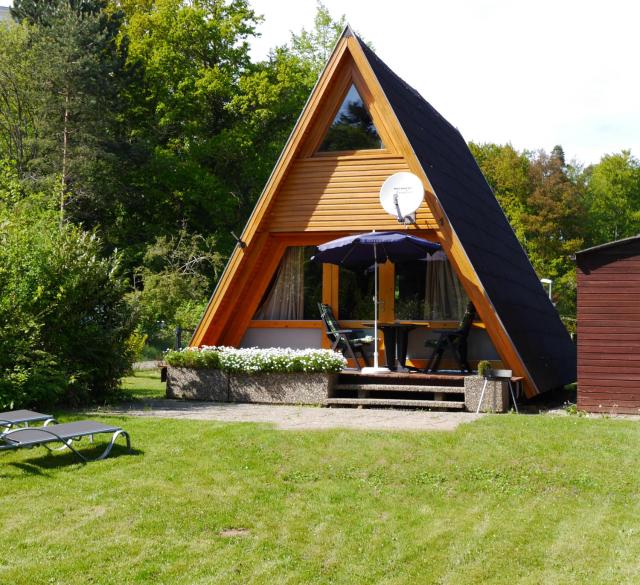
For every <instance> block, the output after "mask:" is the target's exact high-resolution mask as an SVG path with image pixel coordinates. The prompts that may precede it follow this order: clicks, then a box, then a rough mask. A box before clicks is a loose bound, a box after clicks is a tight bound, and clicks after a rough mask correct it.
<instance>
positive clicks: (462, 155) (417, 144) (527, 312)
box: [356, 37, 576, 392]
mask: <svg viewBox="0 0 640 585" xmlns="http://www.w3.org/2000/svg"><path fill="white" fill-rule="evenodd" d="M356 38H357V37H356ZM358 41H359V42H360V45H361V46H362V49H363V51H364V53H365V55H366V57H367V59H368V60H369V63H370V65H371V67H372V69H373V71H374V73H375V75H376V77H377V78H378V81H379V82H380V85H381V86H382V90H383V91H384V93H385V95H386V97H387V99H388V100H389V103H390V104H391V107H392V108H393V110H394V112H395V114H396V116H397V117H398V120H399V122H400V125H401V126H402V129H403V130H404V132H405V134H406V136H407V138H408V139H409V142H410V143H411V146H412V147H413V150H414V152H415V154H416V156H417V158H418V160H419V161H420V163H421V165H422V168H423V169H424V171H425V173H426V175H427V177H428V178H429V181H430V182H431V185H432V186H433V189H434V191H435V195H436V197H437V198H438V200H439V201H440V204H441V205H442V208H443V210H444V212H445V213H446V215H447V218H448V219H449V222H450V225H451V227H452V228H453V230H454V232H455V233H456V235H457V236H458V238H459V239H460V242H461V243H462V246H463V248H464V250H465V252H466V254H467V256H468V258H469V260H470V261H471V264H472V265H473V267H474V269H475V271H476V274H477V275H478V278H479V279H480V282H481V283H482V285H483V287H484V289H485V291H486V293H487V295H488V297H489V299H490V300H491V303H492V304H493V307H494V309H495V312H496V314H497V315H498V317H499V318H500V320H501V321H502V323H503V325H504V328H505V330H506V332H507V334H508V335H509V337H510V338H511V341H512V343H513V344H514V346H515V348H516V350H517V351H518V353H519V354H520V357H521V359H522V360H523V362H524V364H525V366H526V367H527V370H528V371H529V375H530V377H531V380H532V382H533V383H534V384H535V385H536V386H537V388H538V390H539V391H540V392H544V391H546V390H551V389H554V388H557V387H560V386H563V385H565V384H568V383H570V382H573V381H575V379H576V348H575V345H574V344H573V342H572V341H571V338H570V337H569V334H568V333H567V331H566V329H565V327H564V325H563V324H562V322H561V320H560V317H559V316H558V313H557V311H556V309H555V307H554V306H553V305H552V304H551V302H550V301H549V299H548V297H547V295H546V294H545V291H544V289H543V287H542V285H541V284H540V281H539V280H538V276H537V275H536V273H535V271H534V270H533V267H532V266H531V263H530V262H529V259H528V258H527V255H526V254H525V252H524V250H523V249H522V246H521V245H520V243H519V242H518V239H517V237H516V235H515V234H514V232H513V229H512V228H511V225H510V224H509V222H508V220H507V218H506V217H505V215H504V213H503V211H502V208H501V207H500V205H499V204H498V201H497V200H496V198H495V195H494V194H493V192H492V191H491V188H490V187H489V185H488V184H487V181H486V180H485V178H484V176H483V175H482V172H481V171H480V168H479V167H478V165H477V163H476V161H475V159H474V158H473V155H472V154H471V151H470V150H469V147H468V146H467V143H466V142H465V140H464V138H463V137H462V135H461V134H460V132H458V130H457V129H456V128H454V127H453V126H452V125H451V124H450V123H449V122H447V120H445V119H444V118H443V117H442V116H441V115H440V114H439V113H438V112H437V111H436V110H435V109H434V108H433V107H432V106H431V105H430V104H429V103H427V102H426V101H425V100H424V98H422V96H421V95H420V94H419V93H418V92H417V91H416V90H414V89H413V88H411V87H410V86H409V85H407V84H406V83H405V82H404V81H403V80H402V79H400V78H399V77H398V76H397V75H396V74H395V73H393V71H391V69H389V68H388V67H387V66H386V65H385V64H384V63H383V62H382V61H381V60H380V59H379V58H378V57H377V55H376V54H375V53H374V52H373V51H372V50H371V49H370V48H369V47H367V46H366V44H365V43H364V42H363V41H362V40H360V39H358Z"/></svg>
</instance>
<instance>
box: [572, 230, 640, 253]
mask: <svg viewBox="0 0 640 585" xmlns="http://www.w3.org/2000/svg"><path fill="white" fill-rule="evenodd" d="M637 242H640V234H639V235H637V236H631V237H629V238H622V239H621V240H615V241H613V242H607V243H606V244H599V245H597V246H591V248H585V249H584V250H580V251H579V252H576V256H582V255H583V254H584V255H588V254H591V253H594V252H600V251H602V250H607V249H608V248H618V247H624V246H626V245H628V244H634V243H637Z"/></svg>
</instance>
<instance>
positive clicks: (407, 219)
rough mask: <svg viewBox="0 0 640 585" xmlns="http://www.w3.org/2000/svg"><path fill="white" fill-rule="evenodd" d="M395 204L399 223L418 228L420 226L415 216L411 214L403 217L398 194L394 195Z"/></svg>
mask: <svg viewBox="0 0 640 585" xmlns="http://www.w3.org/2000/svg"><path fill="white" fill-rule="evenodd" d="M393 204H394V205H395V207H396V213H397V214H398V223H402V224H405V225H406V224H407V223H410V224H413V225H415V226H416V227H417V226H418V224H417V223H416V219H415V216H414V215H413V214H409V215H405V216H403V215H402V212H401V211H400V205H398V194H397V193H394V194H393Z"/></svg>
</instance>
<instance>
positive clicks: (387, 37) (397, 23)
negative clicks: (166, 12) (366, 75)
mask: <svg viewBox="0 0 640 585" xmlns="http://www.w3.org/2000/svg"><path fill="white" fill-rule="evenodd" d="M250 3H251V5H252V6H253V8H254V9H255V10H256V12H257V13H258V14H261V15H263V16H264V18H265V21H264V22H263V23H262V24H261V25H260V27H259V30H260V32H261V34H262V36H261V37H260V38H258V39H256V40H255V41H254V42H253V44H252V55H253V57H254V58H255V59H261V58H263V57H265V56H266V55H267V53H268V51H269V49H270V48H272V47H274V46H277V45H282V44H284V43H286V42H287V41H288V40H289V38H290V35H291V31H293V32H299V31H300V30H301V28H302V27H305V28H307V29H309V28H311V27H312V26H313V17H314V15H315V11H316V1H315V0H250ZM8 4H9V0H0V6H2V5H5V6H6V5H8ZM324 4H325V5H326V6H327V7H328V9H329V10H330V12H331V14H332V15H333V16H334V17H335V18H338V17H340V16H341V15H342V14H345V15H346V17H347V21H348V22H349V24H350V25H351V26H352V28H353V29H354V30H356V31H357V32H358V33H359V34H360V35H361V36H362V37H363V38H364V39H365V40H367V41H368V42H370V43H372V44H373V47H374V49H375V51H376V53H377V54H378V56H379V57H380V58H381V59H382V60H383V61H385V62H386V63H387V65H389V66H390V67H391V69H393V70H394V71H395V72H396V73H397V74H398V75H400V77H402V78H403V79H404V80H405V81H406V82H407V83H409V84H410V85H411V86H413V87H414V88H415V89H417V90H418V91H419V92H420V93H421V94H422V96H423V97H424V98H425V99H426V100H427V101H429V102H430V103H431V105H433V106H434V107H435V108H436V109H437V110H438V111H439V112H440V113H441V114H442V115H443V116H444V117H445V118H447V119H448V120H449V122H451V123H452V124H453V125H454V126H456V127H457V128H458V129H459V130H460V132H461V133H462V135H463V136H464V137H465V138H466V139H467V140H473V141H475V142H496V143H500V144H503V143H507V142H510V143H511V144H512V145H513V146H514V147H515V148H517V149H519V150H522V149H529V150H537V149H540V148H543V149H545V150H547V151H550V150H551V149H552V148H553V147H554V146H555V145H556V144H560V145H562V147H563V148H564V150H565V154H566V158H567V159H568V160H571V159H575V160H576V161H578V162H581V163H583V164H589V163H595V162H598V160H599V159H600V157H601V156H602V155H604V154H607V153H613V152H620V151H621V150H622V149H631V151H632V152H633V153H634V155H635V156H640V75H638V58H639V57H640V35H639V34H638V33H637V23H638V22H640V2H637V1H636V0H608V1H606V2H603V1H602V0H598V1H594V0H582V1H578V0H537V1H536V2H531V1H530V0H529V1H526V2H525V1H523V0H446V1H442V0H438V1H435V0H423V1H421V0H393V1H392V2H390V1H389V0H385V1H382V0H324Z"/></svg>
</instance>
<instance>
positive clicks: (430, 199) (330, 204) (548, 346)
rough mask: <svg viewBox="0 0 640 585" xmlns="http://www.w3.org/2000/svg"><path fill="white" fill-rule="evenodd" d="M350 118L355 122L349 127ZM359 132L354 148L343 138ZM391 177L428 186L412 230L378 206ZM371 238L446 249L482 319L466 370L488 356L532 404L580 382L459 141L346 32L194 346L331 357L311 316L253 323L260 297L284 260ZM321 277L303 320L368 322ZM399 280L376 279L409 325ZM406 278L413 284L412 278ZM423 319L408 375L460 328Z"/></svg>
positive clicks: (562, 334) (385, 300) (335, 275)
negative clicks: (325, 316)
mask: <svg viewBox="0 0 640 585" xmlns="http://www.w3.org/2000/svg"><path fill="white" fill-rule="evenodd" d="M352 114H353V116H352V117H355V118H358V119H357V120H355V121H354V120H353V119H351V120H347V122H346V124H345V123H344V122H345V119H347V118H349V116H350V115H352ZM363 120H364V122H363ZM354 128H355V130H354ZM363 128H364V131H363ZM358 132H359V138H356V141H355V142H350V138H349V136H348V134H350V133H355V134H358ZM354 144H355V147H354V146H353V145H354ZM347 148H348V149H347ZM399 171H409V172H412V173H414V174H415V175H417V176H418V177H419V178H420V179H421V181H422V183H423V185H424V189H425V198H424V202H423V204H422V205H421V207H420V208H419V209H418V211H417V213H416V221H415V224H414V225H410V226H407V227H406V228H405V227H399V226H398V222H397V220H396V219H395V218H394V217H392V216H390V215H388V214H387V213H386V212H385V211H384V210H383V209H382V207H381V206H380V203H379V190H380V187H381V185H382V183H383V182H384V180H385V179H386V178H387V177H388V176H390V175H392V174H394V173H396V172H399ZM372 229H375V230H398V229H408V230H409V231H410V233H412V234H413V235H416V236H419V237H424V238H427V239H430V240H433V241H437V242H439V243H440V244H441V245H442V247H443V250H444V252H445V254H446V259H447V260H448V262H449V265H450V268H451V270H452V272H453V273H454V275H455V276H457V282H458V283H459V285H461V287H462V289H463V293H466V295H467V296H468V298H469V299H470V300H471V301H472V302H473V303H474V305H475V307H476V310H477V313H478V315H479V321H478V322H477V323H476V324H475V327H474V331H475V335H476V340H475V341H474V343H475V349H473V350H472V354H473V353H474V351H475V354H474V355H471V358H472V360H475V361H476V362H477V360H478V359H485V358H488V359H492V360H494V361H495V362H499V363H501V365H502V366H503V367H506V368H509V369H511V370H513V372H514V375H517V376H522V377H523V378H524V389H525V392H526V394H527V396H533V395H535V394H538V393H540V392H544V391H547V390H551V389H554V388H558V387H560V386H562V385H564V384H567V383H569V382H572V381H574V380H575V363H576V352H575V347H574V345H573V343H572V341H571V339H570V338H569V336H568V334H567V332H566V330H565V328H564V326H563V325H562V323H561V321H560V319H559V316H558V314H557V312H556V310H555V308H554V307H553V305H552V303H551V302H550V300H549V299H548V297H547V296H546V294H545V291H544V289H543V287H542V285H541V284H540V282H539V280H538V277H537V276H536V273H535V272H534V270H533V268H532V266H531V264H530V262H529V260H528V258H527V256H526V254H525V252H524V251H523V249H522V247H521V246H520V244H519V242H518V240H517V238H516V236H515V235H514V232H513V230H512V228H511V226H510V225H509V223H508V221H507V219H506V217H505V215H504V213H503V211H502V209H501V208H500V206H499V204H498V202H497V201H496V198H495V196H494V195H493V193H492V191H491V189H490V187H489V186H488V184H487V182H486V180H485V179H484V177H483V176H482V173H481V172H480V169H479V168H478V166H477V164H476V162H475V160H474V158H473V156H472V155H471V152H470V151H469V149H468V147H467V144H466V142H465V141H464V139H463V138H462V136H461V135H460V133H459V132H458V131H457V130H456V129H455V128H454V127H453V126H452V125H451V124H449V123H448V122H447V121H446V120H445V119H444V118H443V117H442V116H441V115H440V114H438V112H436V111H435V110H434V109H433V108H432V107H431V106H430V105H429V104H428V103H427V102H426V101H425V100H424V99H423V98H422V97H421V96H420V95H419V94H418V93H417V92H416V91H415V90H414V89H412V88H411V87H410V86H408V85H407V84H406V83H405V82H404V81H402V80H401V79H400V78H399V77H398V76H397V75H395V74H394V73H393V72H392V71H391V70H390V69H389V68H388V67H387V66H386V65H385V64H384V63H383V62H382V61H381V60H380V59H379V58H378V57H377V56H376V55H375V54H374V53H373V51H372V50H371V49H370V48H368V47H367V46H366V45H365V44H364V43H363V42H362V41H361V40H360V39H359V38H358V37H357V36H356V35H354V34H353V32H352V31H351V29H350V28H349V27H347V28H346V29H345V31H344V32H343V34H342V36H341V38H340V40H339V41H338V43H337V44H336V47H335V49H334V51H333V53H332V55H331V57H330V59H329V61H328V63H327V65H326V67H325V69H324V71H323V73H322V74H321V76H320V78H319V80H318V82H317V84H316V86H315V88H314V89H313V91H312V93H311V95H310V97H309V100H308V102H307V104H306V106H305V108H304V110H303V111H302V113H301V115H300V118H299V119H298V122H297V124H296V126H295V128H294V129H293V131H292V133H291V136H290V137H289V140H288V142H287V144H286V146H285V148H284V150H283V152H282V154H281V156H280V158H279V160H278V162H277V164H276V166H275V168H274V170H273V172H272V174H271V176H270V178H269V180H268V182H267V184H266V186H265V188H264V191H263V193H262V195H261V197H260V199H259V200H258V202H257V205H256V207H255V209H254V211H253V213H252V215H251V217H250V218H249V221H248V223H247V225H246V227H245V229H244V231H243V233H242V236H241V238H240V239H241V244H239V245H238V246H236V249H235V251H234V253H233V255H232V256H231V258H230V260H229V262H228V264H227V267H226V269H225V271H224V274H223V275H222V278H221V279H220V281H219V283H218V286H217V288H216V290H215V292H214V294H213V296H212V297H211V301H210V303H209V305H208V307H207V309H206V312H205V314H204V316H203V318H202V320H201V322H200V324H199V326H198V328H197V330H196V332H195V334H194V336H193V338H192V341H191V345H192V346H201V345H233V346H238V345H244V346H254V345H273V346H290V347H295V346H298V347H310V346H314V345H315V346H318V347H319V346H321V345H323V346H326V339H325V337H324V334H323V329H322V323H321V321H320V320H319V316H317V315H311V314H306V315H304V316H302V314H301V313H300V312H298V314H297V316H296V315H295V314H294V317H293V318H291V317H290V316H287V317H285V318H282V317H281V318H273V313H271V317H270V318H269V314H268V312H264V311H263V313H262V317H259V316H258V312H259V311H261V305H264V303H265V298H266V296H268V295H271V297H272V298H271V301H273V298H275V297H277V294H275V293H274V292H273V289H274V286H276V285H275V284H274V281H275V280H277V279H276V275H279V276H278V278H279V279H280V280H281V281H282V278H283V270H284V269H283V263H284V260H283V258H284V256H285V252H286V251H287V250H290V249H292V248H298V249H302V248H301V247H303V246H306V247H308V246H315V245H318V244H321V243H323V242H326V241H329V240H332V239H334V238H337V237H340V236H343V235H348V234H353V233H358V232H366V231H371V230H372ZM319 270H320V271H321V273H320V274H321V276H320V277H318V278H317V280H316V281H315V285H314V284H313V283H311V285H310V286H311V287H312V288H313V290H306V292H305V293H304V294H309V295H311V296H312V297H313V299H312V300H313V303H309V305H310V307H311V309H310V310H311V311H313V305H315V301H318V300H322V301H323V302H325V303H327V304H329V305H331V306H332V307H333V309H334V312H335V313H336V315H337V316H338V318H339V319H340V320H341V322H343V321H344V322H345V325H346V326H351V327H353V326H355V327H357V326H361V325H362V321H363V319H362V318H360V319H359V317H363V316H361V315H358V314H357V310H356V309H354V308H353V307H351V308H350V309H349V311H347V310H346V309H343V307H342V306H341V304H343V303H346V302H348V301H350V300H352V298H353V297H354V294H355V293H353V294H352V293H350V292H346V293H343V291H342V289H341V287H342V286H343V284H344V286H346V277H342V276H341V272H340V269H338V267H336V266H332V265H324V266H322V267H321V268H319ZM398 270H399V268H398V267H394V266H393V265H391V264H385V265H383V266H382V267H381V270H380V298H381V301H382V304H381V318H382V320H388V321H393V320H394V319H402V318H407V317H406V316H405V317H403V316H402V315H399V314H398V311H397V309H398V307H399V305H400V303H402V302H403V296H402V290H399V289H398V287H399V286H400V289H402V286H405V285H403V284H402V282H403V281H402V278H403V277H402V275H399V273H398ZM420 270H424V268H423V267H422V266H418V267H416V269H415V271H414V272H419V271H420ZM404 274H405V275H408V276H407V279H409V280H410V279H411V278H413V272H412V270H409V271H408V272H407V271H406V270H405V273H404ZM351 276H353V275H351ZM341 278H342V279H343V281H344V282H343V283H341ZM358 278H360V277H359V276H358V275H355V276H353V279H355V280H358ZM353 279H352V280H353ZM399 283H400V284H399ZM350 286H352V287H353V286H354V285H353V283H351V285H350ZM307 288H308V287H307ZM270 291H272V292H270ZM283 294H286V293H283ZM305 303H306V301H305ZM305 311H306V309H305ZM347 312H349V313H350V314H349V315H347V314H346V313H347ZM341 313H342V314H341ZM276 314H277V312H276ZM265 315H267V317H265ZM301 316H302V318H300V317H301ZM420 316H422V317H423V318H422V319H420V318H416V315H415V314H413V313H411V314H410V315H409V318H410V320H411V321H414V322H416V325H417V327H416V329H415V330H414V331H412V334H411V335H412V336H413V338H414V340H413V341H412V342H411V343H410V350H409V359H410V360H413V361H414V363H416V364H420V362H421V355H420V348H423V347H424V343H423V342H424V337H425V335H426V333H428V329H429V326H432V327H434V328H436V327H437V328H442V327H455V321H456V319H454V318H450V319H449V320H448V321H447V319H442V318H439V319H435V320H434V319H431V320H429V319H427V318H424V316H423V315H420ZM420 316H419V317H420ZM420 324H423V325H424V329H423V330H421V328H420V327H419V325H420ZM412 344H413V345H412ZM412 348H413V349H412ZM422 358H424V355H422Z"/></svg>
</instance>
